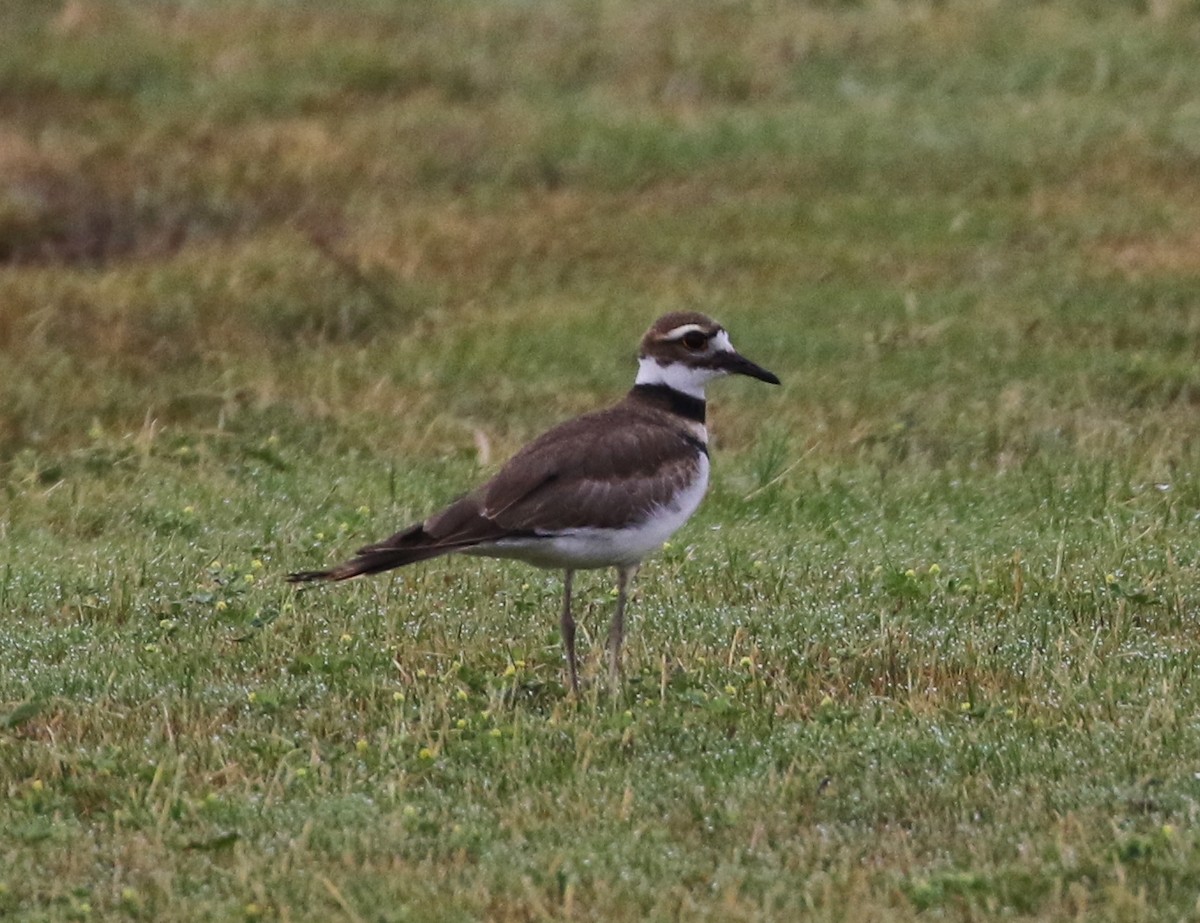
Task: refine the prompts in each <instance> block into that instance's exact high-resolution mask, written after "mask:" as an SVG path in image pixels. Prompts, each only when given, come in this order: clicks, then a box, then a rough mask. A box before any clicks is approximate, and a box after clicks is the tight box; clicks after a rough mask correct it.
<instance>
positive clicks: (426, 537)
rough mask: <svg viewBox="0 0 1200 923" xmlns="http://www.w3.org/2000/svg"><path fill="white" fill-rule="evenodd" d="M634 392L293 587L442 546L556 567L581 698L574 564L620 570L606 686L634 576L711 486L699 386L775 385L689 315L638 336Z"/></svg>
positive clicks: (715, 327) (616, 664)
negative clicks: (716, 382)
mask: <svg viewBox="0 0 1200 923" xmlns="http://www.w3.org/2000/svg"><path fill="white" fill-rule="evenodd" d="M637 361H638V369H637V376H636V378H635V379H634V384H633V388H632V389H631V390H630V391H629V392H628V393H627V394H626V395H625V397H624V398H622V399H621V400H619V401H618V402H617V403H615V404H613V405H611V406H609V407H607V408H604V409H602V410H596V411H593V412H591V413H585V414H583V415H582V416H578V417H575V418H574V419H570V420H567V421H565V422H563V423H560V424H558V425H557V426H555V427H553V428H551V429H550V430H548V431H547V432H545V433H543V434H542V435H541V436H539V437H537V438H536V439H534V440H533V441H532V442H530V443H529V444H528V445H526V446H525V447H524V448H523V449H521V450H519V451H518V452H517V453H516V454H515V455H514V456H513V457H512V458H511V459H509V461H508V462H507V463H505V464H504V465H503V466H502V467H501V468H500V470H499V471H498V472H497V473H496V474H495V475H494V476H493V477H492V478H491V479H489V480H488V481H486V482H485V483H484V484H482V485H481V486H479V487H477V488H476V489H475V490H472V491H471V492H469V493H467V494H465V495H463V496H461V497H460V498H459V499H457V500H455V501H453V502H452V503H450V504H449V505H448V506H446V507H444V508H443V509H440V510H438V511H437V512H435V513H433V514H432V515H430V516H429V517H427V518H426V519H424V520H422V521H421V522H417V523H414V524H412V525H410V526H408V527H407V528H404V529H401V530H400V531H399V532H397V533H395V534H394V535H392V536H391V537H390V538H385V539H384V540H383V541H380V542H376V543H374V544H371V545H367V546H365V547H363V548H360V549H359V550H358V551H357V552H356V553H355V555H354V556H353V557H352V558H350V559H349V560H347V561H345V562H343V563H341V564H337V565H335V566H333V567H330V568H328V569H326V570H308V571H299V572H296V573H293V574H290V575H288V580H289V581H291V582H293V583H307V582H312V581H342V580H349V579H350V578H352V577H359V576H362V575H366V574H378V573H381V572H383V571H389V570H392V569H393V568H397V567H403V566H405V565H407V564H413V563H416V562H418V561H427V560H429V559H431V558H437V557H441V556H442V555H447V554H455V553H457V554H467V555H482V556H486V557H493V558H510V559H516V560H519V561H523V562H526V563H528V564H532V565H534V566H536V567H541V568H549V569H557V570H561V571H563V574H564V576H563V598H562V608H561V610H560V615H559V626H560V629H561V632H562V642H563V650H564V653H565V657H566V666H567V673H568V677H569V681H570V685H571V690H572V692H573V693H574V694H575V695H576V696H578V694H579V666H578V661H577V658H576V654H575V619H574V616H573V614H572V611H571V587H572V583H573V580H574V576H575V572H576V571H579V570H590V569H599V568H608V567H612V568H615V569H616V590H617V599H616V609H615V612H614V613H613V618H612V622H611V623H610V626H609V632H608V645H607V646H608V667H609V682H610V685H611V687H612V688H613V690H614V691H615V690H616V689H617V688H618V687H619V683H620V658H621V646H622V644H623V642H624V637H625V610H626V603H627V598H628V593H629V586H630V581H631V580H632V579H633V577H634V575H635V574H636V572H637V570H638V568H639V567H640V565H641V563H642V561H643V560H644V559H645V558H646V557H647V556H648V555H650V554H651V553H653V552H655V551H657V550H658V549H659V548H661V547H662V546H663V544H664V543H666V541H667V540H668V539H669V538H670V537H671V536H672V535H673V534H674V533H675V531H676V530H678V529H679V528H680V527H681V526H682V525H683V524H684V523H685V522H686V521H687V520H688V519H689V518H690V517H691V515H692V514H693V513H694V512H695V511H696V508H697V507H698V506H699V505H700V501H701V499H702V498H703V496H704V493H705V491H706V489H707V487H708V478H709V452H708V430H707V428H706V426H705V409H706V402H705V386H706V385H707V384H708V383H709V382H710V381H712V380H713V379H715V378H720V377H722V376H725V375H744V376H748V377H750V378H755V379H758V380H759V381H763V382H767V383H769V384H773V385H778V384H779V378H778V377H777V376H776V375H775V374H774V373H772V372H769V371H767V370H766V369H765V368H763V367H762V366H760V365H757V364H756V363H754V362H751V361H750V360H749V359H747V358H746V357H744V356H743V355H741V354H740V353H739V352H738V351H737V350H736V349H734V347H733V344H732V343H731V342H730V339H729V334H728V333H727V332H726V330H725V328H724V327H722V326H721V325H720V324H719V323H717V322H716V321H714V320H713V319H712V318H710V317H708V316H706V315H704V314H702V313H700V312H697V311H673V312H671V313H668V314H664V315H663V316H662V317H659V318H658V319H657V320H656V321H655V322H654V323H653V324H651V326H650V328H649V329H648V330H647V331H646V333H645V335H644V336H643V337H642V340H641V345H640V348H639V350H638V357H637Z"/></svg>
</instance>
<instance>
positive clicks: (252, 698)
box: [246, 692, 258, 702]
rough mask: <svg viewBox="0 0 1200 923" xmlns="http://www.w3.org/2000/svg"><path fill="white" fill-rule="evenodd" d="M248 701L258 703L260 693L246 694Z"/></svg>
mask: <svg viewBox="0 0 1200 923" xmlns="http://www.w3.org/2000/svg"><path fill="white" fill-rule="evenodd" d="M246 701H247V702H257V701H258V693H257V692H247V693H246Z"/></svg>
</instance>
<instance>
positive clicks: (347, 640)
mask: <svg viewBox="0 0 1200 923" xmlns="http://www.w3.org/2000/svg"><path fill="white" fill-rule="evenodd" d="M338 640H339V641H341V642H342V643H343V644H349V643H350V642H351V641H353V640H354V635H351V634H347V633H345V632H343V633H342V636H341V637H340V638H339V639H338Z"/></svg>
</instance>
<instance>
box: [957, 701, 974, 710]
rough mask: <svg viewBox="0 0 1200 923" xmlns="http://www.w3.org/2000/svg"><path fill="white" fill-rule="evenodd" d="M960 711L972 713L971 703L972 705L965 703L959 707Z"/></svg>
mask: <svg viewBox="0 0 1200 923" xmlns="http://www.w3.org/2000/svg"><path fill="white" fill-rule="evenodd" d="M958 710H959V711H970V710H971V703H970V702H963V703H962V704H961V705H959V706H958Z"/></svg>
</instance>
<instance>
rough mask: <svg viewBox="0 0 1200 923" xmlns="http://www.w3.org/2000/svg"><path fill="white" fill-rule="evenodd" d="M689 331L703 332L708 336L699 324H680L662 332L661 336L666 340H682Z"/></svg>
mask: <svg viewBox="0 0 1200 923" xmlns="http://www.w3.org/2000/svg"><path fill="white" fill-rule="evenodd" d="M722 332H723V331H722ZM689 333H703V334H704V335H705V336H708V331H707V330H705V329H704V328H703V327H701V326H700V325H699V324H680V325H679V326H678V327H676V328H675V329H674V330H668V331H667V332H666V333H664V334H663V337H662V338H663V339H664V340H666V341H668V342H671V341H673V340H682V339H683V338H684V337H685V336H687V335H688V334H689Z"/></svg>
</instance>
